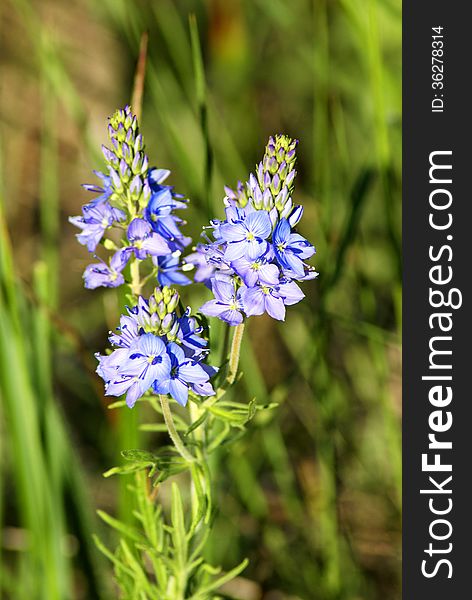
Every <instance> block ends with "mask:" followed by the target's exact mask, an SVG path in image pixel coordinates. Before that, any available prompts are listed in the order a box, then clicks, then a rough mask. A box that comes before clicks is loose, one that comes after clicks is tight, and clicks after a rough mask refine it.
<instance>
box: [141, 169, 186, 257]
mask: <svg viewBox="0 0 472 600" xmlns="http://www.w3.org/2000/svg"><path fill="white" fill-rule="evenodd" d="M168 173H169V172H168V171H165V170H164V169H153V170H151V171H150V174H149V175H148V182H149V185H150V188H151V197H150V200H149V202H148V204H147V206H146V208H145V211H144V216H145V218H146V219H147V221H148V222H149V223H150V224H151V226H152V228H153V229H154V231H155V232H156V233H158V234H160V235H161V236H162V237H164V238H165V239H166V240H168V241H172V242H174V244H175V248H174V249H177V248H184V247H185V246H188V244H189V243H190V242H191V239H190V238H188V237H185V236H184V235H182V233H181V231H180V229H179V227H178V225H179V224H180V223H183V221H182V219H180V218H179V217H177V216H176V215H174V214H172V213H173V211H174V210H178V209H182V208H187V205H186V203H185V202H182V201H180V200H179V198H182V196H179V195H177V194H173V192H172V187H171V186H168V185H162V183H161V182H162V181H163V180H164V179H165V178H166V177H167V175H168Z"/></svg>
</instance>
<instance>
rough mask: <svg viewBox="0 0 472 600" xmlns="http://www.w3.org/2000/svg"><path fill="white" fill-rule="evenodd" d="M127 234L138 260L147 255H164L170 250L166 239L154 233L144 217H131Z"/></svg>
mask: <svg viewBox="0 0 472 600" xmlns="http://www.w3.org/2000/svg"><path fill="white" fill-rule="evenodd" d="M127 235H128V240H129V241H130V242H131V244H132V246H131V248H132V249H133V251H134V253H135V255H136V258H139V259H140V260H143V259H145V258H146V256H148V255H151V256H165V255H166V254H170V253H171V252H172V250H171V249H170V248H169V244H168V243H167V242H166V240H165V239H164V238H163V237H162V236H160V235H158V234H157V233H155V232H154V231H153V230H152V227H151V225H150V224H149V223H148V222H147V221H145V220H144V219H133V220H132V221H131V223H130V224H129V227H128V234H127Z"/></svg>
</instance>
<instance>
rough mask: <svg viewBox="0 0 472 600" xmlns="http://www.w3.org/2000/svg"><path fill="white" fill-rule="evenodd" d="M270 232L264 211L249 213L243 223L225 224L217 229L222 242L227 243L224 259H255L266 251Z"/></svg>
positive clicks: (268, 220)
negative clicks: (244, 257)
mask: <svg viewBox="0 0 472 600" xmlns="http://www.w3.org/2000/svg"><path fill="white" fill-rule="evenodd" d="M271 232H272V226H271V223H270V219H269V215H268V214H267V213H266V212H265V211H257V212H253V213H250V214H249V215H248V216H247V217H246V218H245V220H244V221H237V222H235V223H225V224H224V225H221V226H220V227H219V233H220V235H221V238H222V240H224V241H225V242H228V245H227V247H226V251H225V254H224V256H225V259H226V260H228V261H232V260H236V259H238V258H241V257H243V256H246V257H247V258H252V259H255V258H257V257H259V256H261V255H262V254H264V252H266V251H267V249H268V243H267V241H266V240H267V238H268V237H269V235H270V234H271Z"/></svg>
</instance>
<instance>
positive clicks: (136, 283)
mask: <svg viewBox="0 0 472 600" xmlns="http://www.w3.org/2000/svg"><path fill="white" fill-rule="evenodd" d="M130 274H131V284H130V288H131V293H132V294H133V295H134V296H136V297H138V296H139V295H140V294H141V288H142V285H143V284H142V283H141V281H140V279H139V261H138V259H137V258H135V259H134V260H133V261H132V263H131V266H130Z"/></svg>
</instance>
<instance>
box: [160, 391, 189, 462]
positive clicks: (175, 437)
mask: <svg viewBox="0 0 472 600" xmlns="http://www.w3.org/2000/svg"><path fill="white" fill-rule="evenodd" d="M159 400H160V401H161V407H162V414H163V415H164V421H165V422H166V425H167V430H168V432H169V436H170V439H171V440H172V441H173V442H174V446H175V447H176V449H177V452H178V453H179V454H180V456H181V457H182V458H183V459H184V460H186V461H187V462H195V457H194V456H192V455H191V454H190V452H189V451H188V450H187V448H186V447H185V446H184V443H183V442H182V440H181V438H180V435H179V434H178V433H177V429H176V428H175V424H174V419H173V417H172V411H171V410H170V406H169V401H168V399H167V396H164V395H162V394H160V395H159Z"/></svg>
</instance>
